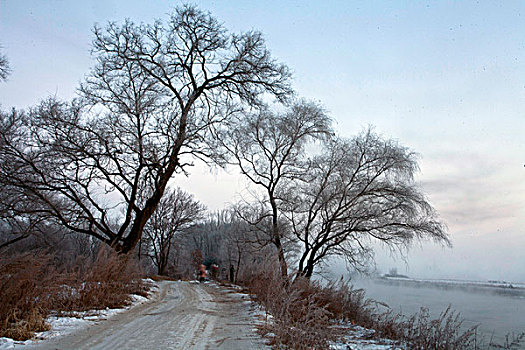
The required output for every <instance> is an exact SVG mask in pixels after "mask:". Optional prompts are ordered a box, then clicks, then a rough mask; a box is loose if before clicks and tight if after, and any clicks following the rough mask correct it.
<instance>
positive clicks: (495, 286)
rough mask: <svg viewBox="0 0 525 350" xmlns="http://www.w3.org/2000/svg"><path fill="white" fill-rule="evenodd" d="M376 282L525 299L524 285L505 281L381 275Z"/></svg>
mask: <svg viewBox="0 0 525 350" xmlns="http://www.w3.org/2000/svg"><path fill="white" fill-rule="evenodd" d="M375 280H376V281H378V282H380V283H386V284H407V285H412V286H416V287H417V286H421V287H430V288H441V289H462V290H472V291H475V290H478V291H481V292H492V293H495V294H502V295H508V296H522V297H525V283H514V282H505V281H468V280H452V279H450V280H448V279H419V278H417V279H416V278H409V277H407V276H404V275H396V276H392V275H388V274H387V275H383V276H382V277H379V278H376V279H375Z"/></svg>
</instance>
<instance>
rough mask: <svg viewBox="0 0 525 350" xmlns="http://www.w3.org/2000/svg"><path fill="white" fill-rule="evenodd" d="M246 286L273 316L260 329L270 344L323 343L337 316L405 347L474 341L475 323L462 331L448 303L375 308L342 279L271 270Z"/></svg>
mask: <svg viewBox="0 0 525 350" xmlns="http://www.w3.org/2000/svg"><path fill="white" fill-rule="evenodd" d="M248 286H249V288H250V291H251V292H252V293H254V294H256V296H257V299H258V301H259V302H260V303H261V304H262V305H263V306H264V307H265V309H266V310H267V311H268V313H270V314H271V315H272V316H273V319H272V322H267V324H266V326H265V330H264V331H265V332H267V333H270V332H271V333H273V334H274V337H273V338H272V344H273V345H274V347H276V348H280V347H281V346H287V347H289V348H293V349H327V348H328V344H329V341H330V340H334V339H336V338H337V336H338V335H337V333H336V331H335V329H334V328H333V327H331V326H332V325H333V324H334V323H335V322H336V321H338V320H343V321H349V322H351V323H353V324H357V325H360V326H362V327H365V328H370V329H375V330H376V333H375V334H376V336H378V337H385V338H389V339H392V340H397V341H399V343H400V344H401V343H404V344H406V346H407V347H408V348H410V349H435V350H456V349H474V348H475V347H476V345H475V337H476V335H475V328H472V329H469V330H467V331H462V330H461V329H462V328H461V323H462V321H461V319H460V317H459V315H458V314H457V313H455V312H453V311H452V310H450V308H449V309H447V310H445V311H444V312H443V313H442V314H441V316H440V317H439V318H437V319H431V318H430V316H429V313H428V310H426V309H422V310H421V312H420V313H418V314H416V315H413V316H411V317H408V318H407V317H404V316H402V315H399V314H394V313H392V312H384V311H381V307H380V305H381V304H379V303H376V302H374V301H372V300H370V299H367V298H366V297H365V294H364V291H363V290H355V289H353V288H352V287H351V286H350V285H349V284H347V283H344V282H342V281H339V282H336V283H331V284H329V285H327V286H321V285H320V284H319V283H317V282H312V281H309V280H306V279H300V278H299V279H296V280H295V281H294V282H291V281H288V280H285V281H283V280H282V279H281V277H280V276H278V275H275V274H260V275H254V276H253V277H252V279H251V280H250V281H249V282H248Z"/></svg>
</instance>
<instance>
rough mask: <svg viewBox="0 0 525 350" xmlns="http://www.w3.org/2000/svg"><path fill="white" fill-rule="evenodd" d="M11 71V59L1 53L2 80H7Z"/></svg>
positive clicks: (0, 72)
mask: <svg viewBox="0 0 525 350" xmlns="http://www.w3.org/2000/svg"><path fill="white" fill-rule="evenodd" d="M0 48H1V46H0ZM10 73H11V68H10V67H9V60H8V59H7V56H6V55H4V54H2V53H0V81H6V80H7V77H8V76H9V74H10Z"/></svg>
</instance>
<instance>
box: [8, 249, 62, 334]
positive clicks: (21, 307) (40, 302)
mask: <svg viewBox="0 0 525 350" xmlns="http://www.w3.org/2000/svg"><path fill="white" fill-rule="evenodd" d="M50 262H51V257H50V256H49V255H46V254H22V255H18V256H16V257H13V258H10V259H6V258H2V259H1V260H0V337H9V338H13V339H15V340H24V339H28V338H30V337H31V336H32V335H33V332H35V331H43V330H47V329H48V325H47V324H46V323H45V321H44V319H45V317H46V316H47V313H48V310H49V305H50V303H51V298H50V297H49V293H50V291H51V290H53V286H54V285H55V281H57V278H58V274H57V272H56V269H54V267H53V266H52V265H51V263H50Z"/></svg>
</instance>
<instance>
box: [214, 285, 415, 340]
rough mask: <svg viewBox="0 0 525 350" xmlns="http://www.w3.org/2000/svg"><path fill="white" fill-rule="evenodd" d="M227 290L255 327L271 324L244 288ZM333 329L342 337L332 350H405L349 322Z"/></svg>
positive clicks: (270, 334) (268, 315) (372, 331)
mask: <svg viewBox="0 0 525 350" xmlns="http://www.w3.org/2000/svg"><path fill="white" fill-rule="evenodd" d="M206 283H207V282H206ZM210 284H211V285H212V286H213V287H216V288H221V287H220V286H218V285H216V284H215V283H210ZM228 288H229V289H230V290H231V293H230V296H232V297H234V298H239V299H244V300H245V301H244V303H245V304H246V305H247V306H248V307H249V308H250V315H251V316H252V317H253V319H255V320H257V322H256V325H255V327H257V326H262V325H263V324H264V323H265V322H272V319H273V316H272V315H271V314H269V313H268V312H266V311H265V310H264V307H263V306H261V305H260V304H258V303H257V302H255V301H254V300H253V299H252V297H251V296H250V294H246V293H243V292H240V290H243V289H244V288H242V287H240V286H237V285H231V286H228ZM235 290H236V291H235ZM333 327H334V328H339V329H340V330H341V331H342V333H343V334H344V335H343V336H342V337H341V338H340V339H339V340H338V341H335V342H332V343H331V344H330V349H332V350H406V347H403V346H399V345H398V344H397V342H395V341H392V340H389V339H384V338H376V337H375V330H373V329H366V328H363V327H360V326H357V325H353V324H351V323H350V322H341V323H339V324H337V325H334V326H333ZM254 330H255V331H256V330H257V329H254ZM273 336H275V335H274V334H272V333H267V334H266V335H265V337H266V338H272V337H273Z"/></svg>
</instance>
